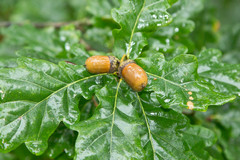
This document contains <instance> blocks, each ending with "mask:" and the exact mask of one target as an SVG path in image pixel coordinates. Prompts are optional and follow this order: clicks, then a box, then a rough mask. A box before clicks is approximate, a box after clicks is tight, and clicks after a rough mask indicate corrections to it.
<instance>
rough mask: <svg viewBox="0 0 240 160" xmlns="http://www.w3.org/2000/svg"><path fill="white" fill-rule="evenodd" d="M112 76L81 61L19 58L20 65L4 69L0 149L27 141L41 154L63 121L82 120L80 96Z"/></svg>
mask: <svg viewBox="0 0 240 160" xmlns="http://www.w3.org/2000/svg"><path fill="white" fill-rule="evenodd" d="M103 75H105V76H103ZM109 80H111V78H110V77H109V76H106V74H99V75H91V74H89V73H88V72H87V71H86V69H85V68H84V67H83V66H82V65H81V66H80V65H72V64H69V63H65V62H60V63H59V64H58V65H56V64H53V63H50V62H47V61H43V60H37V59H30V58H19V59H18V67H17V68H5V69H1V70H0V89H1V92H0V97H1V99H0V151H2V152H9V151H11V150H13V149H15V148H16V147H18V146H19V145H20V144H22V143H25V144H26V146H27V148H28V149H29V150H30V151H31V152H32V153H34V154H36V155H40V154H42V153H43V152H44V151H45V150H46V149H47V141H48V138H49V137H50V135H51V134H52V133H53V132H54V130H55V129H56V128H57V127H58V125H59V123H60V122H61V121H63V122H64V123H65V124H66V125H71V124H74V123H75V122H76V121H77V120H79V118H80V117H79V116H80V114H79V109H78V104H79V99H80V97H81V96H83V97H84V98H85V99H90V98H91V97H92V96H93V94H94V92H95V90H97V89H99V88H101V87H102V86H103V85H104V84H105V83H107V82H108V81H109Z"/></svg>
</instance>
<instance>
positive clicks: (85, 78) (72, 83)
mask: <svg viewBox="0 0 240 160" xmlns="http://www.w3.org/2000/svg"><path fill="white" fill-rule="evenodd" d="M107 74H108V73H103V74H97V75H93V76H89V77H84V78H82V79H79V80H77V81H74V82H71V83H69V84H67V85H65V86H64V87H62V88H60V89H58V90H56V91H55V92H53V93H51V94H50V95H49V96H47V97H46V98H44V99H43V100H41V101H40V102H38V103H36V104H35V105H34V106H33V107H31V108H30V109H29V110H28V111H27V112H25V113H23V114H22V115H21V116H19V117H18V118H17V119H15V120H13V121H12V122H11V123H13V122H14V121H16V120H18V119H19V118H20V117H23V116H25V115H26V114H27V113H29V112H30V111H32V110H33V109H34V108H36V107H37V106H38V105H39V104H41V103H42V102H44V101H45V100H47V99H49V98H50V97H51V96H52V95H54V94H56V93H58V92H60V91H61V90H63V89H65V88H67V87H69V86H71V85H74V84H76V83H78V82H81V81H84V80H87V79H90V78H94V77H98V76H103V75H107ZM11 123H9V124H11Z"/></svg>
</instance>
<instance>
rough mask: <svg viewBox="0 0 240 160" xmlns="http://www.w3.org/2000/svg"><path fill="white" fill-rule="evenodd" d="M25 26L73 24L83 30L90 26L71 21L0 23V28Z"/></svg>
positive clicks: (55, 26) (82, 22) (43, 26)
mask: <svg viewBox="0 0 240 160" xmlns="http://www.w3.org/2000/svg"><path fill="white" fill-rule="evenodd" d="M25 24H32V25H33V26H34V27H36V28H45V27H54V28H60V27H62V26H66V25H70V24H73V25H74V26H75V27H76V28H77V29H80V30H84V27H85V26H89V25H91V23H90V22H89V21H86V20H83V21H72V22H42V23H40V22H32V23H14V22H0V27H9V26H11V25H19V26H23V25H25Z"/></svg>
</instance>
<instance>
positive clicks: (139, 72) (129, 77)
mask: <svg viewBox="0 0 240 160" xmlns="http://www.w3.org/2000/svg"><path fill="white" fill-rule="evenodd" d="M118 72H119V74H120V76H121V77H122V78H123V79H124V80H125V81H126V83H127V84H128V85H129V86H130V87H131V88H132V89H133V90H134V91H136V92H141V91H142V90H143V89H144V88H145V87H146V86H147V83H148V77H147V74H146V72H145V71H144V70H143V69H142V68H141V67H140V66H139V65H137V64H136V63H135V62H134V61H133V60H126V61H124V62H122V63H121V64H120V66H119V69H118Z"/></svg>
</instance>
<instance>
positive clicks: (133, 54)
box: [112, 0, 175, 59]
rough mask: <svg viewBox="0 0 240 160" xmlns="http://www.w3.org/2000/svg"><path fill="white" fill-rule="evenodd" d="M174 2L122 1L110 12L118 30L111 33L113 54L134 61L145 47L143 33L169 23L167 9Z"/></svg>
mask: <svg viewBox="0 0 240 160" xmlns="http://www.w3.org/2000/svg"><path fill="white" fill-rule="evenodd" d="M173 2H175V1H172V0H168V1H167V0H152V1H145V0H138V1H136V0H133V1H124V2H123V3H122V7H121V8H120V9H114V10H113V11H112V16H113V19H114V20H115V21H116V22H118V23H119V25H120V27H121V28H120V29H116V30H114V31H113V36H114V39H115V44H114V48H115V50H114V54H115V55H116V56H117V57H118V58H120V57H122V56H123V54H127V55H128V56H129V57H130V58H131V59H135V58H137V57H138V55H139V54H141V52H142V49H143V47H144V46H146V45H147V39H146V36H144V32H153V31H155V30H156V29H157V28H158V27H160V26H166V25H168V24H169V23H170V22H171V20H172V19H171V16H170V15H169V13H167V11H166V10H167V9H168V8H169V7H170V6H171V4H172V3H173Z"/></svg>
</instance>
